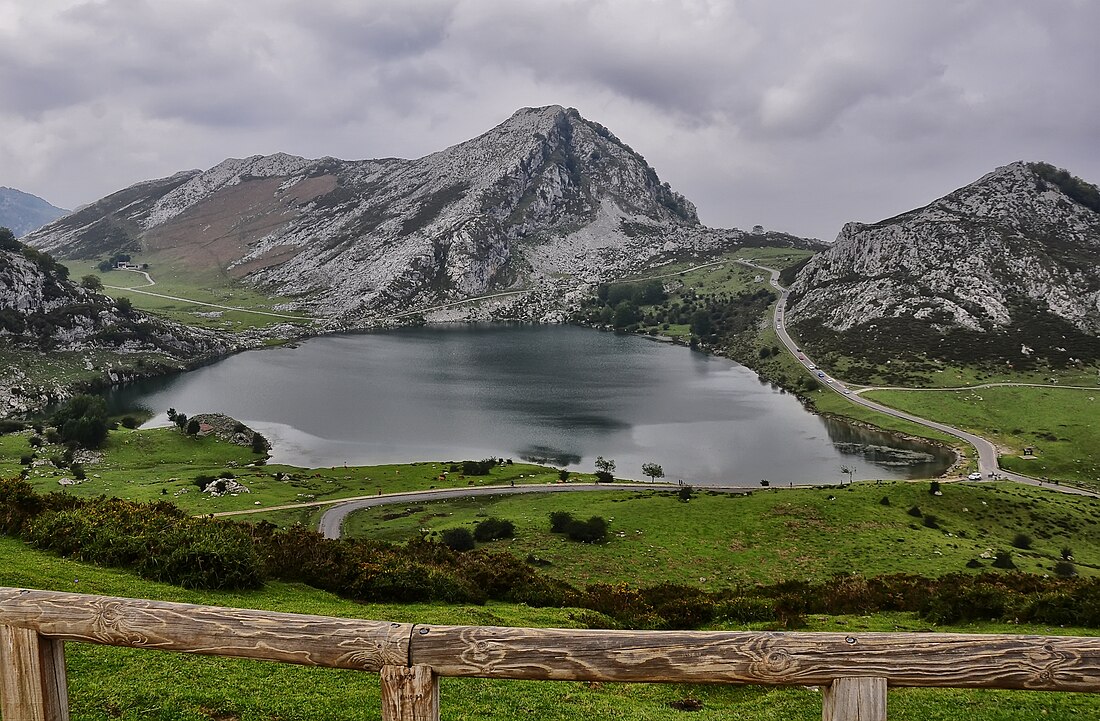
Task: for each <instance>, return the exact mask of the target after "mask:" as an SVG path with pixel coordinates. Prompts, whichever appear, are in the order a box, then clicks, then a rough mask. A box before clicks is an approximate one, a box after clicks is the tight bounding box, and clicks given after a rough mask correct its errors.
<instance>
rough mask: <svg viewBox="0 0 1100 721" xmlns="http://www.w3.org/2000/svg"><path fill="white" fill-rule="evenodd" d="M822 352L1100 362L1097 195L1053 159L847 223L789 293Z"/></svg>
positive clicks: (802, 327) (801, 325) (796, 317)
mask: <svg viewBox="0 0 1100 721" xmlns="http://www.w3.org/2000/svg"><path fill="white" fill-rule="evenodd" d="M791 291H792V298H791V303H790V307H789V311H788V314H787V322H788V323H789V324H790V325H792V327H793V328H794V330H795V331H796V333H798V334H800V335H801V337H802V338H803V342H805V343H807V344H810V345H811V346H812V347H816V348H817V349H818V350H819V351H820V350H833V351H835V352H837V353H842V354H848V355H862V356H864V357H867V358H869V359H871V360H872V361H873V362H877V363H883V362H885V361H887V360H889V359H890V355H891V354H895V357H897V355H898V354H900V355H906V354H908V355H920V354H924V355H926V356H929V357H938V358H943V359H949V360H958V361H968V360H977V359H984V360H996V361H998V362H1002V361H1003V362H1007V363H1011V364H1014V365H1023V366H1030V365H1034V363H1035V362H1036V361H1037V360H1039V359H1043V360H1044V361H1046V362H1048V363H1051V364H1054V365H1057V366H1064V365H1066V364H1069V363H1072V362H1074V361H1077V360H1095V359H1097V358H1100V343H1098V340H1097V335H1098V334H1100V191H1098V190H1097V188H1096V187H1095V186H1093V185H1090V184H1088V183H1086V182H1084V181H1082V180H1080V179H1078V178H1075V177H1073V176H1072V175H1070V174H1069V173H1068V172H1066V171H1064V170H1060V169H1057V168H1054V167H1053V166H1050V165H1048V164H1046V163H1026V162H1016V163H1012V164H1010V165H1006V166H1004V167H1001V168H998V169H996V170H995V171H993V172H992V173H989V174H988V175H985V176H984V177H982V178H981V179H979V180H977V181H976V182H974V183H971V184H970V185H967V186H965V187H963V188H960V189H958V190H956V191H954V192H953V193H950V194H948V195H946V196H944V197H943V198H940V199H939V200H936V201H934V202H932V203H930V204H929V205H926V206H924V207H923V208H918V209H916V210H912V211H909V212H907V213H903V214H901V215H899V216H897V217H894V218H889V219H887V220H883V221H880V222H878V223H874V224H871V225H865V224H862V223H848V224H847V225H845V226H844V228H843V229H842V230H841V232H840V234H839V235H838V236H837V239H836V241H835V242H834V243H833V245H832V247H831V248H829V249H828V250H827V251H825V252H823V253H820V254H818V255H816V256H815V257H813V258H812V259H811V260H810V261H809V262H808V263H807V264H806V266H805V267H804V268H803V269H802V270H801V271H800V272H799V274H798V276H797V280H796V281H795V283H794V284H793V285H792V287H791Z"/></svg>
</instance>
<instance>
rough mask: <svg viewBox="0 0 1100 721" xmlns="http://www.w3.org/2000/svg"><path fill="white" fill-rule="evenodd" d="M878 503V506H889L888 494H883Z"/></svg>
mask: <svg viewBox="0 0 1100 721" xmlns="http://www.w3.org/2000/svg"><path fill="white" fill-rule="evenodd" d="M878 504H879V505H880V506H889V505H890V496H883V497H882V499H881V500H879V502H878Z"/></svg>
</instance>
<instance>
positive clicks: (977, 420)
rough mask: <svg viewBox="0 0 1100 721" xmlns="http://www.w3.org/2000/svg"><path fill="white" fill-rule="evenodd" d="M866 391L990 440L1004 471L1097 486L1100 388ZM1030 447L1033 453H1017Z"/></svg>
mask: <svg viewBox="0 0 1100 721" xmlns="http://www.w3.org/2000/svg"><path fill="white" fill-rule="evenodd" d="M865 395H866V396H867V397H868V398H871V399H873V400H876V401H878V402H880V403H884V404H886V405H889V406H892V407H894V408H900V409H902V410H905V411H908V412H910V413H914V414H916V415H919V416H922V417H925V418H931V419H933V420H937V421H942V422H944V423H951V424H952V425H955V426H957V427H959V428H964V429H966V430H970V431H973V432H974V433H978V434H980V435H983V436H985V437H987V438H989V439H990V440H992V441H993V442H995V443H996V444H997V445H998V446H999V447H1000V448H1001V458H1000V462H1001V465H1002V466H1004V467H1005V468H1007V469H1008V470H1011V471H1017V472H1019V473H1023V474H1026V475H1029V476H1034V477H1037V478H1044V477H1046V478H1051V479H1057V480H1061V481H1067V482H1071V483H1076V484H1080V485H1083V486H1087V487H1089V488H1093V489H1100V389H1098V390H1095V391H1093V390H1078V389H1072V388H1056V387H1050V388H1035V387H1023V386H1001V387H994V388H977V389H973V390H956V391H919V392H918V391H902V390H879V391H868V392H867V393H865ZM1029 446H1030V447H1032V448H1034V449H1035V452H1036V457H1035V458H1030V459H1029V458H1023V457H1021V456H1022V455H1023V451H1024V448H1026V447H1029Z"/></svg>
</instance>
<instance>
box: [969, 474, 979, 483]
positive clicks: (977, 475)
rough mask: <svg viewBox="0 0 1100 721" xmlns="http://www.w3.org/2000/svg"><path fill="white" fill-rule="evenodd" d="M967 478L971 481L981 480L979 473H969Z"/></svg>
mask: <svg viewBox="0 0 1100 721" xmlns="http://www.w3.org/2000/svg"><path fill="white" fill-rule="evenodd" d="M967 478H968V479H969V480H971V481H980V480H982V474H981V473H971V474H970V475H969V476H967Z"/></svg>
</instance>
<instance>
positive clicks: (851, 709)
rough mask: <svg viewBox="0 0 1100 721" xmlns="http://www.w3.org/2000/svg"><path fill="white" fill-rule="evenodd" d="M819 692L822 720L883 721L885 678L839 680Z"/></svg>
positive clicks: (884, 720)
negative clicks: (820, 695)
mask: <svg viewBox="0 0 1100 721" xmlns="http://www.w3.org/2000/svg"><path fill="white" fill-rule="evenodd" d="M821 691H822V697H823V698H822V700H823V702H824V703H823V706H822V709H821V719H822V721H886V679H884V678H838V679H836V680H835V681H833V683H832V685H831V686H824V687H822V689H821Z"/></svg>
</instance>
